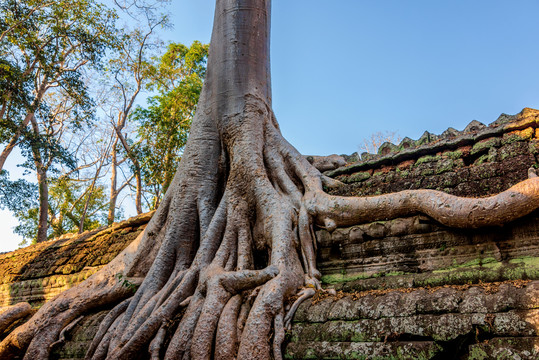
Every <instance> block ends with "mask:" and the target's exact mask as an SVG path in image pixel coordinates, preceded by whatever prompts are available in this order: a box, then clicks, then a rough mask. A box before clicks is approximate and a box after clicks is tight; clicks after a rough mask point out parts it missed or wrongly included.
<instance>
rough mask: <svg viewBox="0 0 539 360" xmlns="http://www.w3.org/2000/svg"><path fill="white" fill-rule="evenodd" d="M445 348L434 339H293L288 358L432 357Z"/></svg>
mask: <svg viewBox="0 0 539 360" xmlns="http://www.w3.org/2000/svg"><path fill="white" fill-rule="evenodd" d="M441 350H442V348H441V347H440V346H439V345H437V344H435V343H434V342H433V341H410V342H399V341H396V342H387V343H383V342H325V341H310V342H309V341H306V342H297V343H290V344H288V346H287V347H286V351H285V359H327V360H329V359H380V360H381V359H388V360H389V359H403V360H404V359H410V360H411V359H431V358H433V357H434V356H436V354H437V353H439V352H440V351H441Z"/></svg>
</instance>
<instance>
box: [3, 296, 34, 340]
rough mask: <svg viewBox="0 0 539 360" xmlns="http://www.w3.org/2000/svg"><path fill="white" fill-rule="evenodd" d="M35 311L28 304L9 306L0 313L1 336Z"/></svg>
mask: <svg viewBox="0 0 539 360" xmlns="http://www.w3.org/2000/svg"><path fill="white" fill-rule="evenodd" d="M33 311H34V310H33V309H32V306H30V304H28V303H27V302H22V303H18V304H16V305H12V306H7V307H4V308H2V310H1V311H0V334H2V333H3V332H4V331H5V330H6V329H7V328H8V327H9V326H10V325H11V324H13V323H14V322H15V321H17V320H19V319H22V318H25V317H27V316H28V315H30V314H31V313H32V312H33Z"/></svg>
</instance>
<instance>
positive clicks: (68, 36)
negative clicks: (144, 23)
mask: <svg viewBox="0 0 539 360" xmlns="http://www.w3.org/2000/svg"><path fill="white" fill-rule="evenodd" d="M0 11H1V13H2V17H1V18H0V31H2V33H1V34H0V59H2V61H1V63H2V65H3V68H4V69H9V70H8V71H7V73H8V76H10V75H9V74H16V75H17V76H16V77H13V76H11V79H12V80H13V79H14V80H15V82H13V83H12V86H10V87H7V88H2V89H1V90H0V91H2V93H1V94H0V99H1V101H2V103H1V104H0V105H1V106H2V111H1V113H2V118H1V120H2V128H3V129H4V133H3V134H2V135H3V136H2V139H0V140H3V142H4V144H5V145H4V147H3V150H2V152H1V153H0V170H1V169H2V168H3V167H4V164H5V161H6V159H7V157H8V156H9V155H10V154H11V152H12V151H13V149H14V148H15V146H17V145H20V144H21V141H20V140H21V139H20V138H21V136H24V134H25V133H26V131H27V126H29V124H30V122H31V121H32V118H33V117H34V116H35V112H36V111H37V110H38V109H39V108H40V107H41V106H43V105H44V104H43V99H44V96H45V94H46V93H47V92H48V91H49V90H50V89H53V88H61V89H62V90H63V91H64V92H65V93H66V94H69V96H72V97H73V98H76V99H78V100H82V99H84V98H85V95H86V89H85V87H84V84H83V83H82V81H81V71H82V69H83V67H84V66H86V65H87V64H93V65H96V64H97V63H98V61H99V59H100V58H101V57H102V56H103V55H104V54H105V51H106V49H107V48H109V47H110V46H112V45H113V44H114V41H115V40H116V38H115V34H116V31H115V28H114V22H115V20H116V15H115V12H114V11H112V10H109V9H107V8H106V7H105V6H103V5H102V4H99V3H97V2H96V1H94V0H74V1H62V0H60V1H36V0H24V1H19V0H6V1H4V2H2V4H1V5H0ZM29 82H30V83H31V84H32V86H31V88H30V86H29ZM7 129H9V130H10V131H9V134H7V133H6V130H7Z"/></svg>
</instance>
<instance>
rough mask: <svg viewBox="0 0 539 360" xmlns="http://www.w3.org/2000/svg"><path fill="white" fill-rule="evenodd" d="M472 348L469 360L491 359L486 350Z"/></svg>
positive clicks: (477, 347) (476, 347)
mask: <svg viewBox="0 0 539 360" xmlns="http://www.w3.org/2000/svg"><path fill="white" fill-rule="evenodd" d="M470 348H471V349H470V355H469V356H468V359H469V360H483V359H488V358H489V356H488V354H487V353H486V352H485V350H483V349H482V348H480V347H479V346H471V347H470Z"/></svg>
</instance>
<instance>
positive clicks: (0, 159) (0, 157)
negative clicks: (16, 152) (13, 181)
mask: <svg viewBox="0 0 539 360" xmlns="http://www.w3.org/2000/svg"><path fill="white" fill-rule="evenodd" d="M47 85H48V82H47V81H46V80H44V81H43V82H42V84H41V85H40V87H39V89H38V90H37V93H36V97H35V99H34V101H33V102H32V106H31V108H30V109H29V110H28V113H27V114H26V116H25V117H24V120H23V121H22V123H21V124H20V125H19V127H18V128H17V131H15V134H13V136H12V137H11V140H10V141H9V143H8V144H7V145H6V147H5V148H4V150H2V153H1V154H0V171H2V169H3V168H4V165H5V163H6V160H7V158H8V156H9V155H10V154H11V152H12V151H13V149H14V148H15V146H17V142H18V141H19V138H20V137H21V135H22V132H23V130H24V129H25V128H26V127H27V126H28V124H29V123H30V121H31V120H32V118H33V117H34V115H35V109H36V108H37V107H38V106H39V104H40V103H41V99H43V95H45V91H46V90H47Z"/></svg>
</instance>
